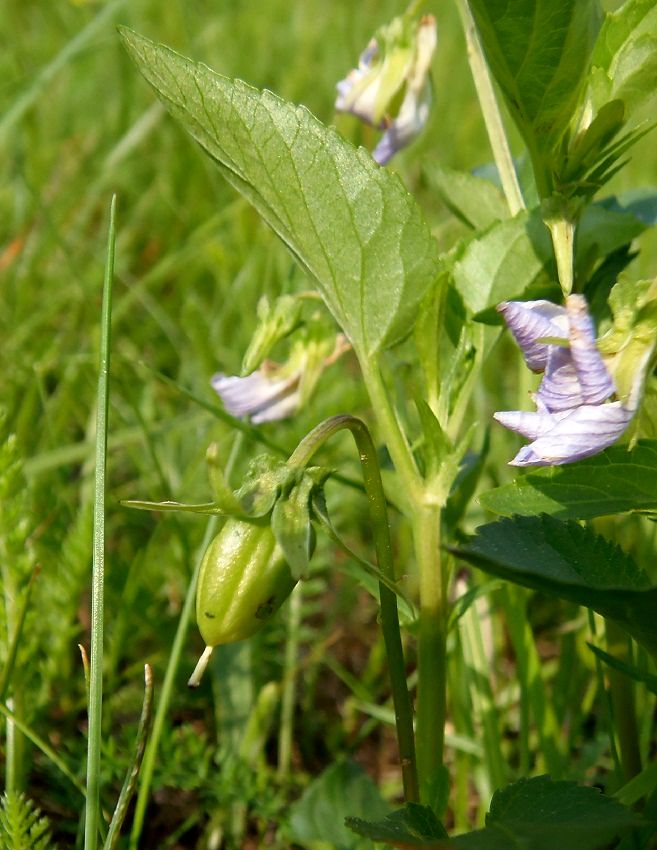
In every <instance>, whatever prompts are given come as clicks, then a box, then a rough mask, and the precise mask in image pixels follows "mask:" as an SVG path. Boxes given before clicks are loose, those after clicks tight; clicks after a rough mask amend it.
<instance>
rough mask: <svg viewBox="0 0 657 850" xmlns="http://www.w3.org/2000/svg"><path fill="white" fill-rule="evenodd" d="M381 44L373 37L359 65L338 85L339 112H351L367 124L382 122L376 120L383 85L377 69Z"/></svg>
mask: <svg viewBox="0 0 657 850" xmlns="http://www.w3.org/2000/svg"><path fill="white" fill-rule="evenodd" d="M378 54H379V45H378V43H377V41H376V39H375V38H373V39H371V41H370V43H369V44H368V45H367V47H366V48H365V50H364V51H363V52H362V53H361V55H360V57H359V59H358V67H357V68H354V69H353V71H350V72H349V73H348V74H347V76H346V77H345V78H344V80H340V82H339V83H338V84H337V85H336V89H337V92H338V95H337V97H336V100H335V108H336V110H337V111H338V112H350V113H352V115H356V116H357V117H358V118H360V119H361V120H362V121H365V122H366V123H367V124H374V125H375V126H376V125H378V123H380V119H379V121H377V120H376V117H375V116H376V106H377V99H378V96H379V88H380V85H381V75H380V74H379V73H378V72H377V70H376V60H377V57H378Z"/></svg>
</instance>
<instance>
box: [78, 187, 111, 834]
mask: <svg viewBox="0 0 657 850" xmlns="http://www.w3.org/2000/svg"><path fill="white" fill-rule="evenodd" d="M115 241H116V195H114V197H113V198H112V203H111V205H110V220H109V233H108V239H107V261H106V264H105V280H104V283H103V306H102V313H101V343H100V366H99V374H98V397H97V399H98V400H97V410H96V475H95V499H94V546H93V566H92V588H91V669H90V676H89V731H88V742H87V802H86V809H85V823H84V847H85V850H96V847H97V846H98V831H99V827H100V744H101V734H102V730H101V722H102V710H103V608H104V582H105V466H106V460H107V418H108V408H109V372H110V330H111V314H112V280H113V277H114V245H115Z"/></svg>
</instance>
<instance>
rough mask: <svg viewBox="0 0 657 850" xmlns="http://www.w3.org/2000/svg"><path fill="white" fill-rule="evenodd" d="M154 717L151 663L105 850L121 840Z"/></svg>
mask: <svg viewBox="0 0 657 850" xmlns="http://www.w3.org/2000/svg"><path fill="white" fill-rule="evenodd" d="M152 719H153V671H152V670H151V667H150V665H149V664H146V665H145V666H144V703H143V706H142V709H141V717H140V718H139V728H138V729H137V746H136V748H135V754H134V756H133V759H132V764H131V765H130V767H129V768H128V772H127V773H126V777H125V780H124V782H123V787H122V788H121V793H120V795H119V799H118V801H117V804H116V808H115V810H114V814H113V815H112V822H111V823H110V828H109V832H108V833H107V838H106V840H105V846H104V848H103V850H114V848H115V847H116V844H117V842H118V840H119V836H120V833H121V827H122V826H123V821H124V820H125V816H126V815H127V813H128V806H129V805H130V800H131V799H132V795H133V794H134V793H135V788H136V787H137V779H138V777H139V769H140V767H141V765H142V761H143V758H144V751H145V750H146V741H147V740H148V734H149V732H150V728H151V721H152Z"/></svg>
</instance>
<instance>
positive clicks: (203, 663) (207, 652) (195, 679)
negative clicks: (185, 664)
mask: <svg viewBox="0 0 657 850" xmlns="http://www.w3.org/2000/svg"><path fill="white" fill-rule="evenodd" d="M213 650H214V647H213V646H206V647H205V649H204V650H203V654H202V655H201V657H200V658H199V660H198V662H197V664H196V667H194V672H193V673H192V675H191V676H190V677H189V679H188V681H187V687H188V688H198V686H199V685H200V684H201V679H202V678H203V674H204V673H205V668H206V667H207V666H208V663H209V661H210V656H211V655H212V652H213Z"/></svg>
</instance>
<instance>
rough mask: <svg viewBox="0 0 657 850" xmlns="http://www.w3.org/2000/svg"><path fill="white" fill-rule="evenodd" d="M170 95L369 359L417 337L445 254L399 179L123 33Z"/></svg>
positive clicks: (303, 117) (309, 121) (300, 111)
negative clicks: (421, 307) (423, 304)
mask: <svg viewBox="0 0 657 850" xmlns="http://www.w3.org/2000/svg"><path fill="white" fill-rule="evenodd" d="M122 35H123V39H124V42H125V44H126V47H127V49H128V51H129V52H130V55H131V56H132V58H133V59H134V61H135V63H136V64H137V67H138V68H139V70H140V71H141V73H142V74H143V75H144V77H145V78H146V79H147V80H148V82H150V83H151V85H152V86H153V88H154V89H155V91H156V92H157V94H158V96H159V97H160V98H161V99H162V100H163V101H164V103H165V104H166V105H167V108H168V109H169V111H170V112H171V113H172V115H174V117H176V118H177V119H178V120H179V121H180V122H181V123H182V125H183V126H184V127H185V129H187V130H188V132H189V133H190V134H191V135H192V136H193V138H195V139H196V140H197V141H198V142H199V144H201V145H202V146H203V147H204V148H205V149H206V150H207V152H208V153H209V154H210V156H211V157H212V158H213V159H214V160H215V162H216V163H217V164H218V166H219V169H220V171H221V173H222V174H223V176H224V177H225V178H226V179H227V180H228V182H229V183H231V185H233V186H234V187H235V188H236V189H237V190H238V191H239V192H241V193H242V194H243V195H244V196H245V197H246V198H247V200H249V201H250V202H251V203H252V204H253V205H254V206H255V208H256V209H257V210H258V212H259V213H260V214H261V216H262V217H263V218H264V220H265V221H266V222H267V223H268V224H269V225H270V227H272V228H273V229H274V231H275V232H276V233H277V234H278V235H279V236H280V238H281V239H282V240H283V242H284V243H285V244H286V245H287V246H288V248H289V249H290V250H291V251H292V253H293V254H294V256H295V257H296V259H297V260H298V261H299V263H300V264H301V266H302V267H303V268H304V269H306V271H307V272H308V273H309V274H310V275H311V277H313V278H314V279H315V280H316V281H317V284H318V286H319V288H320V291H321V293H322V295H323V297H324V299H325V301H326V303H327V305H328V307H329V309H330V310H331V312H332V313H333V315H334V316H335V318H336V319H337V321H338V323H339V324H340V326H341V327H342V329H343V330H344V331H345V333H346V334H347V335H348V336H349V339H350V340H351V342H352V344H353V345H354V347H355V348H356V350H357V351H358V352H360V354H361V355H362V356H364V357H369V356H371V355H372V354H374V353H376V352H377V351H378V350H379V349H381V348H383V347H385V346H387V345H391V344H392V343H394V342H396V341H398V340H399V339H400V337H403V336H405V335H406V334H407V333H408V332H409V331H410V329H411V327H412V325H413V322H414V320H415V314H416V310H417V306H418V304H419V302H420V299H421V298H422V296H423V294H424V292H425V290H426V289H427V287H428V285H429V284H430V283H431V281H432V279H433V278H434V276H435V263H436V258H437V250H436V244H435V242H434V240H433V238H432V236H431V233H430V231H429V228H428V226H427V224H426V222H425V221H424V218H423V216H422V213H421V212H420V208H419V207H418V206H417V204H416V203H415V201H414V200H413V198H412V197H411V196H410V195H409V194H408V193H407V192H406V191H405V189H404V188H403V186H402V184H401V183H400V181H399V179H398V178H396V177H394V176H393V175H391V174H390V173H389V172H387V171H385V170H384V169H381V168H379V167H378V166H376V165H375V164H374V162H373V161H372V159H371V157H370V156H369V154H367V153H366V152H365V151H356V150H354V149H353V148H352V147H351V146H350V145H348V144H347V143H345V142H344V141H343V140H342V139H341V138H340V137H339V136H338V135H337V134H336V133H335V132H334V131H331V130H327V129H326V128H325V127H323V126H322V125H321V124H320V123H319V122H318V121H317V120H316V119H315V118H313V116H312V115H311V114H310V113H309V112H308V111H307V110H305V109H304V108H302V107H301V108H299V107H295V106H293V105H292V104H289V103H285V102H284V101H282V100H280V99H279V98H277V97H276V96H275V95H273V94H271V93H270V92H258V91H256V90H255V89H252V88H251V87H249V86H247V85H245V84H244V83H242V82H240V81H239V80H237V81H235V82H232V81H230V80H228V79H226V78H225V77H221V76H219V75H218V74H215V73H213V72H212V71H210V70H209V69H208V68H206V67H205V66H204V65H200V64H198V63H194V62H190V61H189V60H187V59H184V58H183V57H182V56H179V55H178V54H176V53H174V52H173V51H171V50H169V49H167V48H165V47H162V46H158V45H155V44H153V42H151V41H149V40H148V39H145V38H142V37H141V36H138V35H136V34H135V33H131V32H128V31H127V30H123V32H122Z"/></svg>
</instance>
